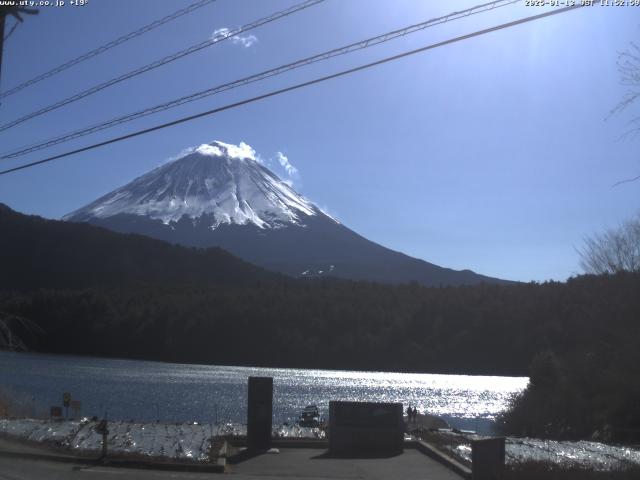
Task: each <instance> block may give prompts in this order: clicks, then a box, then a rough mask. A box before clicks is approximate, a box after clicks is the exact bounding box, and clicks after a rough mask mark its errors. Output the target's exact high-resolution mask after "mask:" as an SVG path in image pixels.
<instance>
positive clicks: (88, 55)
mask: <svg viewBox="0 0 640 480" xmlns="http://www.w3.org/2000/svg"><path fill="white" fill-rule="evenodd" d="M215 1H216V0H198V1H197V2H195V3H192V4H191V5H189V6H188V7H185V8H183V9H180V10H178V11H176V12H174V13H172V14H170V15H167V16H166V17H163V18H160V19H159V20H156V21H154V22H151V23H150V24H148V25H145V26H143V27H141V28H139V29H137V30H134V31H133V32H131V33H128V34H126V35H123V36H121V37H118V38H116V39H115V40H112V41H110V42H108V43H105V44H104V45H102V46H100V47H98V48H95V49H93V50H91V51H89V52H87V53H85V54H83V55H80V56H79V57H76V58H74V59H72V60H69V61H68V62H66V63H63V64H61V65H58V66H57V67H55V68H52V69H51V70H49V71H47V72H44V73H42V74H40V75H38V76H37V77H34V78H32V79H30V80H27V81H26V82H23V83H21V84H19V85H16V86H15V87H13V88H12V89H10V90H7V91H6V92H2V93H0V98H5V97H8V96H9V95H13V94H14V93H17V92H19V91H20V90H23V89H25V88H27V87H30V86H31V85H34V84H36V83H38V82H40V81H42V80H44V79H45V78H49V77H52V76H54V75H56V74H58V73H60V72H62V71H64V70H67V69H68V68H71V67H73V66H74V65H77V64H78V63H80V62H84V61H85V60H88V59H89V58H92V57H95V56H97V55H100V54H101V53H104V52H106V51H107V50H110V49H112V48H113V47H116V46H118V45H121V44H123V43H124V42H127V41H129V40H131V39H133V38H136V37H139V36H140V35H143V34H145V33H147V32H149V31H151V30H153V29H154V28H157V27H159V26H160V25H164V24H165V23H168V22H170V21H172V20H175V19H176V18H179V17H181V16H183V15H186V14H187V13H191V12H193V11H194V10H197V9H198V8H201V7H204V6H205V5H208V4H210V3H213V2H215Z"/></svg>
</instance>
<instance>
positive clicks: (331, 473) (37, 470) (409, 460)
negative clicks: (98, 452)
mask: <svg viewBox="0 0 640 480" xmlns="http://www.w3.org/2000/svg"><path fill="white" fill-rule="evenodd" d="M325 453H326V450H325V449H320V448H283V449H281V450H280V453H277V454H263V455H258V456H256V457H253V458H250V459H248V460H245V461H243V462H241V463H238V464H235V465H228V466H227V473H226V474H216V473H196V472H175V471H164V470H143V469H132V468H123V467H113V466H111V467H110V466H99V465H95V464H89V463H86V464H83V463H82V462H81V461H76V462H70V461H69V459H66V461H53V460H49V459H46V458H45V457H44V456H43V454H49V455H51V454H54V452H52V451H50V450H47V449H46V448H43V447H39V446H32V445H26V444H24V443H19V442H13V441H8V440H6V439H0V480H67V479H72V480H74V479H75V480H84V479H91V480H101V479H111V480H113V479H119V480H120V479H121V480H129V479H141V480H146V479H149V480H150V479H160V480H164V479H167V480H168V479H176V480H179V479H185V480H197V479H200V478H202V479H204V478H211V477H212V476H213V477H215V476H216V475H220V476H219V477H218V478H230V479H231V480H250V479H254V480H255V479H256V478H260V477H265V478H272V479H274V478H287V480H309V479H315V480H323V479H327V480H328V479H364V480H379V479H394V480H395V479H400V480H401V479H406V480H413V479H416V480H417V479H421V480H460V479H461V478H462V477H460V476H458V475H457V474H455V473H454V472H452V471H451V470H449V469H447V468H445V467H444V466H442V465H440V464H439V463H437V462H435V461H434V460H432V459H430V458H429V457H427V456H425V455H423V454H422V453H420V452H418V451H417V450H414V449H406V450H405V452H404V453H403V454H401V455H396V456H393V457H389V458H366V459H338V458H327V457H326V455H325ZM57 455H58V456H60V455H59V452H57Z"/></svg>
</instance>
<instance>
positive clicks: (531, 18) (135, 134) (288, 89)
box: [0, 4, 586, 175]
mask: <svg viewBox="0 0 640 480" xmlns="http://www.w3.org/2000/svg"><path fill="white" fill-rule="evenodd" d="M584 6H586V5H584V4H576V5H573V6H569V7H563V8H558V9H555V10H551V11H548V12H544V13H540V14H538V15H532V16H529V17H525V18H521V19H518V20H514V21H511V22H508V23H503V24H500V25H497V26H495V27H490V28H486V29H484V30H478V31H475V32H473V33H468V34H466V35H461V36H459V37H454V38H450V39H448V40H444V41H442V42H438V43H433V44H431V45H427V46H424V47H421V48H417V49H415V50H410V51H407V52H403V53H400V54H397V55H393V56H390V57H385V58H383V59H380V60H376V61H375V62H371V63H367V64H364V65H360V66H358V67H354V68H350V69H347V70H342V71H340V72H337V73H333V74H331V75H326V76H323V77H319V78H315V79H313V80H309V81H306V82H302V83H298V84H295V85H292V86H289V87H285V88H281V89H279V90H273V91H271V92H268V93H265V94H262V95H258V96H256V97H251V98H248V99H245V100H241V101H238V102H234V103H231V104H227V105H224V106H222V107H218V108H214V109H212V110H207V111H205V112H200V113H197V114H195V115H189V116H187V117H182V118H179V119H177V120H173V121H171V122H167V123H162V124H160V125H156V126H153V127H149V128H145V129H142V130H138V131H136V132H132V133H129V134H126V135H122V136H119V137H115V138H111V139H109V140H105V141H102V142H98V143H94V144H92V145H88V146H86V147H82V148H78V149H75V150H71V151H68V152H65V153H61V154H58V155H53V156H51V157H48V158H44V159H42V160H38V161H35V162H30V163H27V164H24V165H20V166H17V167H13V168H9V169H7V170H3V171H0V175H6V174H9V173H12V172H16V171H19V170H23V169H26V168H31V167H34V166H36V165H42V164H44V163H48V162H52V161H54V160H59V159H61V158H65V157H69V156H71V155H76V154H78V153H82V152H86V151H89V150H94V149H96V148H99V147H103V146H105V145H110V144H112V143H117V142H121V141H123V140H128V139H130V138H134V137H138V136H140V135H145V134H147V133H150V132H155V131H157V130H162V129H164V128H168V127H172V126H174V125H179V124H181V123H185V122H189V121H192V120H195V119H198V118H202V117H206V116H210V115H214V114H216V113H220V112H223V111H225V110H230V109H233V108H237V107H240V106H242V105H247V104H249V103H253V102H257V101H259V100H264V99H266V98H270V97H274V96H276V95H281V94H283V93H286V92H291V91H293V90H298V89H301V88H304V87H308V86H311V85H315V84H318V83H321V82H325V81H327V80H331V79H334V78H338V77H343V76H346V75H349V74H351V73H355V72H359V71H361V70H366V69H369V68H372V67H375V66H378V65H382V64H385V63H389V62H392V61H395V60H399V59H401V58H405V57H408V56H411V55H415V54H417V53H421V52H425V51H428V50H432V49H435V48H438V47H443V46H445V45H450V44H452V43H457V42H461V41H463V40H468V39H470V38H474V37H478V36H481V35H486V34H488V33H491V32H495V31H498V30H504V29H506V28H511V27H514V26H516V25H521V24H523V23H528V22H532V21H535V20H539V19H542V18H545V17H550V16H552V15H559V14H562V13H566V12H568V11H571V10H576V9H578V8H582V7H584Z"/></svg>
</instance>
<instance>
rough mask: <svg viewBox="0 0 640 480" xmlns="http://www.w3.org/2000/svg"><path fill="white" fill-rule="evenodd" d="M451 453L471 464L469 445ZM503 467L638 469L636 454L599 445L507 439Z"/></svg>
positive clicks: (632, 450)
mask: <svg viewBox="0 0 640 480" xmlns="http://www.w3.org/2000/svg"><path fill="white" fill-rule="evenodd" d="M453 451H454V453H456V454H457V455H459V456H460V457H462V458H464V459H465V460H467V461H469V462H470V461H471V444H470V443H463V444H460V445H458V446H456V447H454V448H453ZM505 457H506V458H505V460H506V463H508V464H509V463H510V464H515V463H521V462H527V461H542V462H551V463H555V464H556V465H562V466H575V465H579V466H582V467H589V468H593V469H594V470H599V471H606V470H612V469H615V468H620V467H625V466H629V465H640V450H636V449H633V448H630V447H625V446H617V445H607V444H605V443H599V442H588V441H578V442H565V441H556V440H541V439H538V438H516V437H508V438H507V439H506V444H505Z"/></svg>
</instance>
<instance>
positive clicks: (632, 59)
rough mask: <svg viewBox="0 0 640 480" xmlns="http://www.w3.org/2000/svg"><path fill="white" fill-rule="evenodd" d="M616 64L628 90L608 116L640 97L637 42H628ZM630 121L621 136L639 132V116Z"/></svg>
mask: <svg viewBox="0 0 640 480" xmlns="http://www.w3.org/2000/svg"><path fill="white" fill-rule="evenodd" d="M617 64H618V72H619V73H620V81H621V83H622V85H625V86H626V87H628V90H627V91H626V93H625V94H624V96H623V97H622V100H620V102H618V104H617V105H616V106H615V107H614V108H613V109H612V110H611V112H610V113H609V117H611V116H612V115H616V114H618V113H620V112H622V111H623V110H625V109H627V108H629V107H630V106H631V105H633V104H634V103H635V102H636V101H637V100H638V99H639V98H640V46H639V45H638V44H637V43H634V42H630V43H629V47H628V48H627V50H625V51H624V52H622V53H620V54H619V55H618V62H617ZM630 123H631V128H630V129H629V130H628V131H627V132H625V134H624V135H623V137H628V136H632V137H635V136H636V135H638V134H639V133H640V116H636V117H635V118H633V119H632V120H631V122H630ZM636 180H640V175H638V176H635V177H633V178H628V179H626V180H621V181H619V182H617V183H616V184H615V186H617V185H620V184H621V183H627V182H635V181H636Z"/></svg>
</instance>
